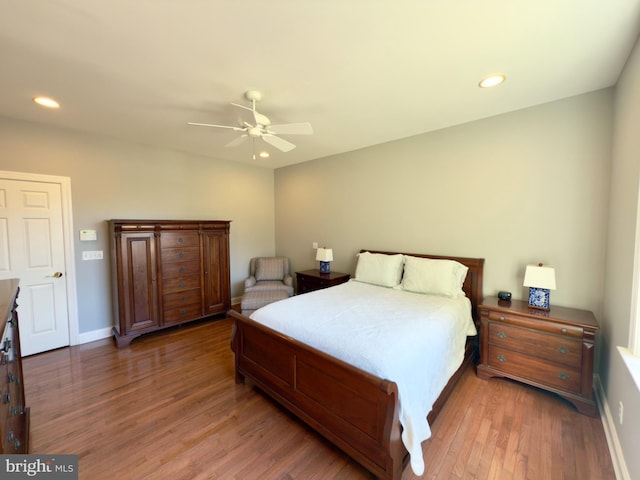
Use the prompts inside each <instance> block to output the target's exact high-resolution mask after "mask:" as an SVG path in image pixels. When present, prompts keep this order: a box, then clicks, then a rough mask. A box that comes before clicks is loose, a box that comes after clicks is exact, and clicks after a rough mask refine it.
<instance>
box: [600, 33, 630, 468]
mask: <svg viewBox="0 0 640 480" xmlns="http://www.w3.org/2000/svg"><path fill="white" fill-rule="evenodd" d="M614 105H615V120H614V141H613V156H612V157H613V160H612V169H611V198H610V208H609V224H608V238H607V256H606V273H605V280H606V282H605V308H604V315H603V318H602V320H601V323H602V324H604V328H603V332H602V333H603V341H602V355H601V357H602V374H601V376H602V383H603V386H604V391H605V394H606V397H607V403H608V405H609V406H610V408H611V411H612V416H613V417H614V419H615V420H614V422H613V424H612V425H611V428H612V429H615V431H616V432H617V436H618V438H619V440H620V445H621V447H622V450H623V452H624V458H625V460H626V463H627V468H628V471H629V477H628V478H640V456H639V455H638V445H640V430H639V429H638V427H639V426H640V391H639V390H638V386H636V384H634V382H633V380H632V378H631V376H630V374H629V370H628V369H627V366H626V365H625V364H624V362H623V361H622V359H621V357H620V355H619V353H618V350H617V347H618V346H621V347H627V346H629V327H630V320H631V317H632V316H633V315H634V301H635V300H634V293H635V292H634V291H633V290H634V288H636V289H637V288H640V284H638V283H637V282H634V274H637V272H634V265H635V268H638V261H639V259H638V254H639V253H640V250H639V249H638V242H639V240H640V239H639V238H638V232H639V231H638V215H640V211H639V209H638V193H639V186H638V180H639V179H640V135H639V134H638V132H639V126H640V43H638V44H636V46H635V49H634V50H633V52H632V54H631V56H630V57H629V60H628V61H627V65H626V66H625V69H624V70H623V73H622V75H621V77H620V80H619V82H618V85H617V86H616V94H615V103H614ZM638 321H640V320H638ZM618 402H623V404H624V421H623V424H622V425H619V423H618V421H617V415H618Z"/></svg>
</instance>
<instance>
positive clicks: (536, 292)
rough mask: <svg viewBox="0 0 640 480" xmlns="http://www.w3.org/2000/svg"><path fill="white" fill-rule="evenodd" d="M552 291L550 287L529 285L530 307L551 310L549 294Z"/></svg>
mask: <svg viewBox="0 0 640 480" xmlns="http://www.w3.org/2000/svg"><path fill="white" fill-rule="evenodd" d="M550 293H551V291H550V290H549V289H548V288H536V287H529V307H530V308H537V309H538V310H549V308H550V307H549V296H550Z"/></svg>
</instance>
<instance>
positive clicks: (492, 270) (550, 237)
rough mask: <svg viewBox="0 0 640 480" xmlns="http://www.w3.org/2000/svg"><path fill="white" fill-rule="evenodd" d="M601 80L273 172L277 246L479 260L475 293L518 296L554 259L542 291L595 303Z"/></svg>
mask: <svg viewBox="0 0 640 480" xmlns="http://www.w3.org/2000/svg"><path fill="white" fill-rule="evenodd" d="M611 120H612V91H611V90H610V89H608V90H603V91H598V92H595V93H591V94H587V95H582V96H578V97H573V98H569V99H566V100H561V101H558V102H553V103H549V104H546V105H542V106H538V107H534V108H529V109H525V110H520V111H517V112H513V113H509V114H505V115H501V116H497V117H493V118H489V119H485V120H481V121H476V122H472V123H468V124H465V125H460V126H456V127H453V128H448V129H445V130H440V131H437V132H433V133H429V134H425V135H421V136H416V137H412V138H407V139H403V140H399V141H395V142H390V143H386V144H382V145H377V146H374V147H371V148H366V149H362V150H358V151H354V152H350V153H346V154H342V155H337V156H333V157H329V158H325V159H321V160H317V161H312V162H307V163H303V164H299V165H295V166H291V167H286V168H281V169H278V170H276V176H275V192H276V197H275V198H276V250H277V252H278V253H279V254H283V255H288V256H289V257H291V260H292V264H293V268H294V269H304V268H313V267H314V266H315V265H316V262H315V261H314V256H313V250H312V248H311V245H312V242H314V241H317V242H319V244H320V245H321V246H322V245H326V246H327V247H331V248H333V252H334V259H335V261H334V262H333V265H332V268H333V269H334V270H337V271H345V272H350V273H352V272H353V269H354V266H355V257H354V256H355V254H356V253H357V251H358V250H359V249H360V248H371V249H388V250H396V251H408V252H417V253H434V254H450V255H457V256H469V257H484V258H485V259H486V265H485V277H484V293H485V295H495V294H496V293H497V291H498V290H509V291H511V292H513V294H514V297H515V298H522V297H523V295H525V294H526V289H524V288H523V287H522V280H523V276H524V268H525V266H526V264H528V263H537V262H544V263H546V264H550V265H553V266H555V267H556V275H557V284H558V288H557V290H556V291H554V292H552V294H551V301H552V303H555V304H557V305H566V306H573V307H579V308H585V309H590V310H593V311H594V312H595V313H596V315H600V314H601V312H602V303H603V272H604V255H605V253H604V252H605V237H606V235H605V228H606V219H607V205H608V186H609V168H610V162H609V158H610V151H611V124H612V122H611Z"/></svg>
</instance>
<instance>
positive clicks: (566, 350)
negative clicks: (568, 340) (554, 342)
mask: <svg viewBox="0 0 640 480" xmlns="http://www.w3.org/2000/svg"><path fill="white" fill-rule="evenodd" d="M558 351H559V352H560V353H562V354H563V355H565V354H567V353H569V348H567V347H566V346H565V345H560V346H559V347H558Z"/></svg>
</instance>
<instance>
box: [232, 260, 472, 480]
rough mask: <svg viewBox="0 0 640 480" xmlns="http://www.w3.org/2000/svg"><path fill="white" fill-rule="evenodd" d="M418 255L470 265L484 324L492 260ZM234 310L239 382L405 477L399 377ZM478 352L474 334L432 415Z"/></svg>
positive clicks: (360, 456) (370, 463) (379, 470)
mask: <svg viewBox="0 0 640 480" xmlns="http://www.w3.org/2000/svg"><path fill="white" fill-rule="evenodd" d="M372 253H385V254H391V253H394V252H375V251H372ZM410 255H414V256H419V257H425V258H450V259H453V260H457V261H458V262H460V263H462V264H464V265H467V266H468V267H469V271H468V274H467V278H466V280H465V283H464V286H463V289H464V291H465V293H466V295H467V296H468V297H469V299H470V300H471V303H472V308H473V314H474V320H476V324H478V323H477V318H475V314H476V311H477V310H476V309H477V306H478V305H479V304H480V302H481V300H482V274H483V266H484V259H472V258H460V257H442V256H432V255H417V254H410ZM229 315H230V316H232V317H233V318H234V319H235V324H234V332H233V337H232V349H233V351H234V353H235V370H236V382H238V383H241V382H243V381H244V380H245V378H248V379H250V380H251V381H252V382H253V383H255V385H257V386H258V387H259V388H261V389H262V390H263V391H264V392H266V393H267V394H268V395H270V396H271V397H273V398H274V399H275V400H277V401H278V402H280V403H281V404H282V405H284V406H285V407H286V408H287V409H289V410H290V411H291V412H292V413H294V414H295V415H297V416H298V417H299V418H300V419H302V420H303V421H305V422H306V423H307V424H309V425H310V426H311V427H312V428H314V429H315V430H316V431H317V432H319V433H320V434H322V435H323V436H325V437H326V438H327V439H328V440H330V441H331V442H333V443H334V444H335V445H336V446H338V447H339V448H341V449H342V450H343V451H344V452H346V453H347V454H349V455H350V456H351V457H353V458H354V459H355V460H356V461H358V462H359V463H360V464H362V465H363V466H364V467H365V468H367V469H368V470H369V471H371V472H372V473H373V474H374V475H376V476H377V477H379V478H384V479H394V480H399V479H400V478H401V475H402V471H403V469H404V466H405V465H406V463H407V461H408V454H407V451H406V449H405V447H404V445H403V443H402V440H401V438H400V435H401V430H402V429H401V425H400V421H399V418H398V389H397V386H396V384H395V383H394V382H392V381H389V380H387V379H382V378H378V377H376V376H374V375H371V374H369V373H367V372H364V371H362V370H360V369H358V368H355V367H353V366H351V365H349V364H347V363H345V362H342V361H340V360H337V359H336V358H333V357H331V356H329V355H327V354H325V353H323V352H321V351H318V350H316V349H314V348H311V347H309V346H307V345H305V344H303V343H301V342H299V341H297V340H295V339H293V338H291V337H287V336H285V335H282V334H280V333H279V332H276V331H274V330H272V329H270V328H267V327H265V326H263V325H261V324H259V323H257V322H254V321H253V320H251V319H250V318H248V317H245V316H243V315H241V314H239V313H237V312H234V311H231V312H229ZM476 355H477V344H476V341H475V337H474V338H472V339H470V341H469V342H467V348H466V351H465V360H464V361H463V364H462V366H461V367H460V369H458V371H457V372H456V373H455V374H454V375H453V377H452V378H451V380H450V381H449V383H448V384H447V386H446V387H445V389H444V391H443V392H442V394H441V395H440V397H439V399H438V400H437V401H436V403H435V404H434V407H433V410H432V411H431V413H430V414H429V416H428V419H429V421H432V420H433V419H434V418H435V416H436V415H437V414H438V412H439V410H440V409H441V407H442V405H443V403H444V401H445V400H446V398H447V397H448V395H449V394H450V393H451V391H452V390H453V387H454V386H455V383H456V381H457V380H458V378H460V375H461V374H462V372H463V370H464V368H465V367H466V366H468V365H469V363H470V362H472V361H474V360H475V359H476ZM425 367H426V366H425Z"/></svg>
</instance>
